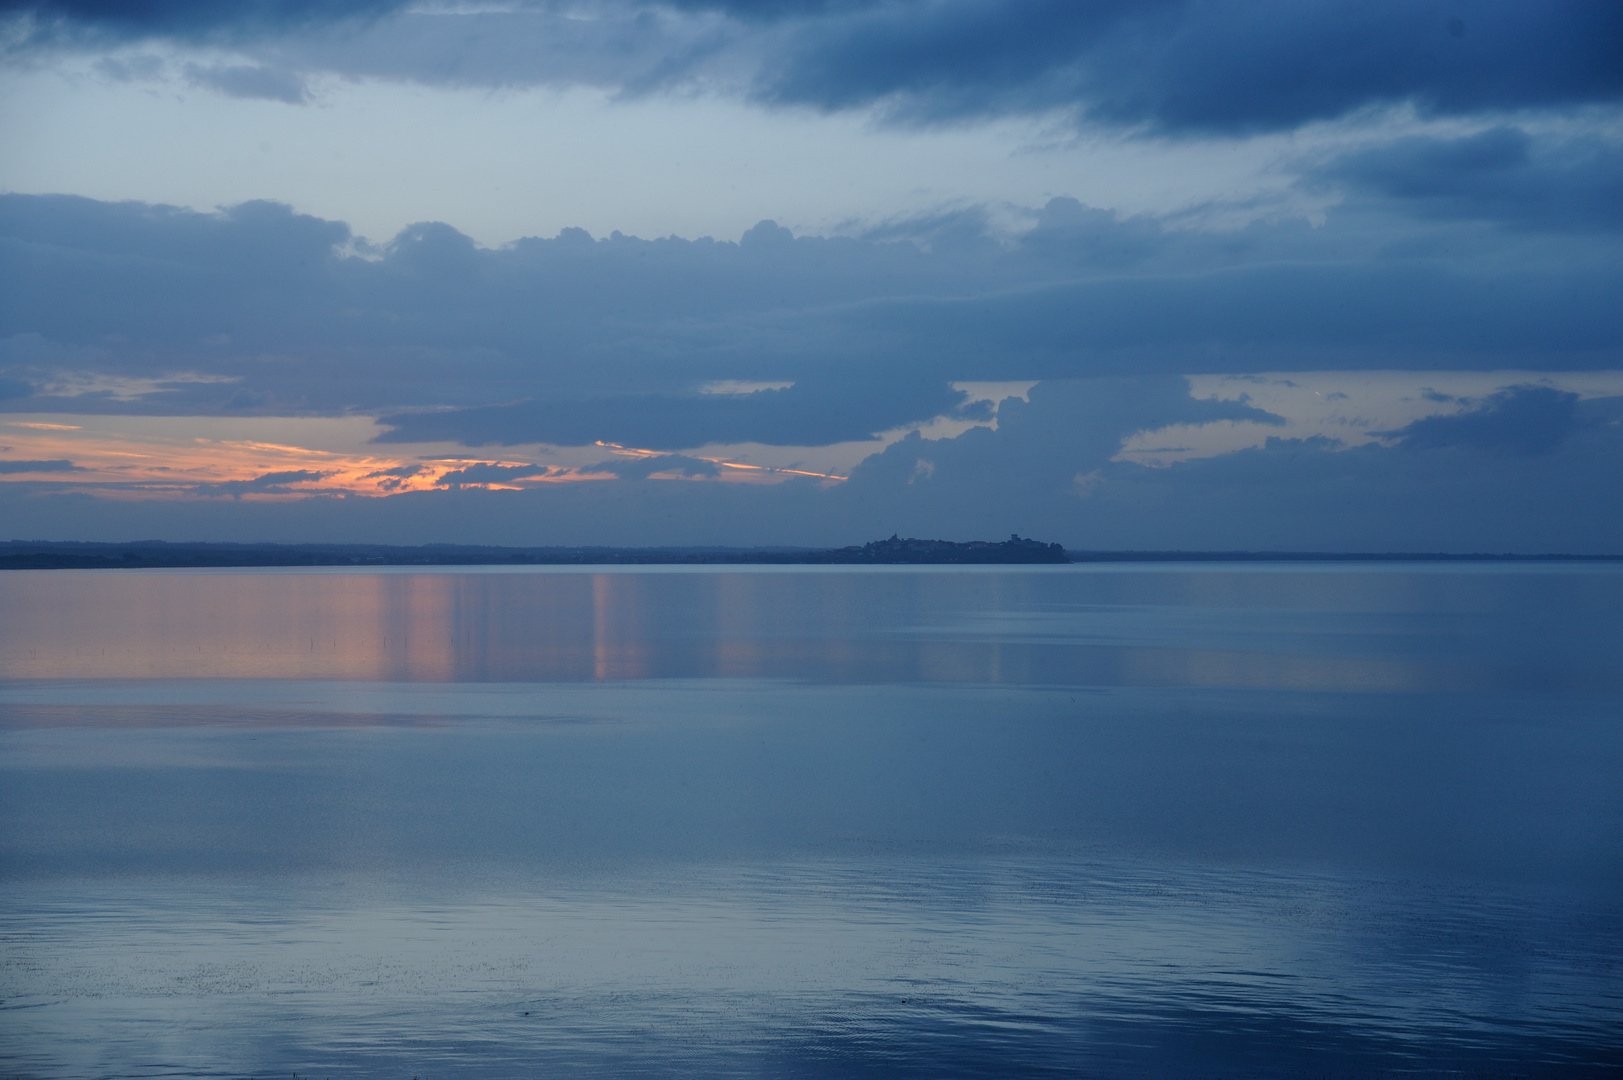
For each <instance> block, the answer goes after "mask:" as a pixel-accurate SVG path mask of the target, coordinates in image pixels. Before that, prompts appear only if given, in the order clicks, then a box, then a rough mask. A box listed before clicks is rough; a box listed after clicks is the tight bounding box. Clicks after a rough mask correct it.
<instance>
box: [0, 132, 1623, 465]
mask: <svg viewBox="0 0 1623 1080" xmlns="http://www.w3.org/2000/svg"><path fill="white" fill-rule="evenodd" d="M1465 142H1466V144H1467V145H1465V146H1464V147H1463V149H1462V148H1461V146H1460V145H1459V141H1453V142H1450V141H1446V140H1441V141H1436V142H1435V143H1434V144H1432V145H1424V146H1423V145H1420V144H1416V143H1414V142H1413V141H1405V142H1402V143H1399V144H1395V145H1393V146H1392V147H1390V148H1388V151H1387V152H1386V156H1384V157H1379V158H1376V157H1372V156H1371V154H1373V153H1374V152H1373V151H1371V152H1367V153H1365V154H1363V155H1362V156H1354V157H1349V158H1345V159H1338V160H1336V161H1332V162H1329V163H1326V164H1324V165H1323V166H1322V167H1320V172H1319V173H1317V174H1315V175H1314V176H1313V177H1312V178H1310V180H1309V181H1307V182H1310V183H1314V184H1325V183H1333V182H1344V183H1347V184H1348V185H1349V190H1350V191H1351V197H1350V199H1349V201H1348V202H1347V203H1346V204H1345V205H1344V206H1343V207H1342V208H1340V209H1337V210H1333V211H1332V212H1331V214H1330V217H1329V220H1328V221H1327V222H1326V223H1325V224H1324V225H1323V226H1320V227H1317V228H1313V227H1310V226H1308V225H1307V224H1306V223H1305V222H1298V221H1283V222H1276V223H1272V224H1269V223H1259V224H1256V225H1254V226H1251V227H1250V228H1247V229H1244V230H1241V231H1239V232H1235V233H1223V234H1214V233H1209V232H1196V231H1180V230H1175V229H1170V228H1168V227H1166V226H1165V225H1163V224H1162V223H1159V222H1156V221H1154V220H1150V219H1131V220H1127V221H1119V220H1117V219H1116V218H1115V217H1113V216H1112V215H1110V214H1108V213H1104V212H1100V211H1095V210H1089V209H1087V208H1085V207H1083V206H1081V205H1080V204H1078V203H1076V202H1075V201H1074V200H1068V199H1056V200H1054V201H1053V202H1051V203H1050V204H1049V205H1048V206H1047V207H1046V208H1045V209H1044V211H1043V212H1042V214H1041V215H1040V217H1039V218H1038V224H1037V227H1036V228H1035V229H1033V230H1032V231H1030V232H1029V233H1027V234H1025V235H1024V236H1022V237H1020V238H1018V239H1017V240H1016V241H1015V242H1013V243H1011V244H1000V243H998V242H995V241H994V240H993V239H991V238H990V237H989V236H988V235H987V234H986V232H985V231H984V229H983V228H982V222H981V220H980V218H979V217H977V215H976V214H975V213H974V212H966V213H963V214H960V215H957V216H951V215H949V216H947V217H944V218H942V217H938V218H934V219H929V220H921V221H918V222H912V223H907V222H902V223H896V224H893V225H891V226H888V227H886V228H885V229H884V230H882V231H879V232H876V233H875V234H874V235H872V236H867V237H846V238H839V237H836V238H817V237H801V238H795V237H792V236H791V235H790V234H789V233H788V232H787V230H784V229H780V228H778V227H777V226H775V225H772V224H770V223H763V224H761V225H759V226H757V227H756V228H754V229H752V230H750V231H749V232H748V233H747V234H746V235H745V236H744V237H743V238H742V240H741V241H740V242H736V243H734V242H720V241H714V240H710V239H700V240H682V239H677V238H665V239H658V240H639V239H636V238H632V237H625V236H621V235H619V234H615V235H613V236H611V237H608V238H604V239H597V240H594V239H593V238H591V237H589V236H587V235H586V234H585V233H583V232H581V231H580V230H573V229H572V230H565V231H564V232H563V233H561V234H560V235H559V236H557V237H555V238H552V239H539V238H529V239H524V240H520V241H518V242H516V243H514V244H512V245H509V246H507V247H504V248H501V249H495V250H490V249H483V248H480V247H478V246H476V245H475V244H474V243H473V242H472V241H471V240H469V239H468V238H467V237H465V236H463V235H462V234H461V233H459V232H457V231H456V230H455V229H453V228H451V227H450V226H447V225H443V224H424V225H418V226H413V227H411V228H409V229H407V230H405V231H404V232H402V233H401V234H400V235H399V236H398V237H396V238H395V239H394V240H392V241H391V242H390V243H388V244H387V245H384V246H382V247H381V248H369V247H367V246H366V245H364V244H363V243H361V242H358V241H356V240H355V238H353V237H352V236H351V235H350V232H349V230H348V229H347V227H345V226H344V225H343V224H342V223H339V222H332V221H323V220H320V219H317V218H313V217H309V216H304V215H298V214H295V213H293V212H291V211H290V210H288V209H287V208H286V207H284V206H280V205H277V204H273V203H247V204H244V205H242V206H238V207H235V208H232V209H229V210H227V211H224V212H221V213H217V214H199V213H194V212H191V211H185V210H176V209H173V208H167V207H157V206H149V205H145V204H136V203H123V204H109V203H99V202H94V201H91V200H86V199H79V198H70V197H35V196H18V195H11V196H0V281H3V282H4V285H5V288H4V289H3V290H0V379H5V380H7V382H6V383H5V386H6V387H8V388H9V389H8V390H7V392H8V393H9V394H10V395H11V402H12V404H11V406H10V407H13V408H24V409H33V410H48V409H53V408H64V407H72V408H75V409H80V410H84V409H87V408H88V409H99V410H109V411H118V410H124V411H148V412H150V411H174V412H209V413H223V414H231V413H261V414H264V413H276V414H296V413H325V414H334V413H341V412H348V411H356V410H359V411H363V412H370V413H373V414H382V415H387V416H388V417H389V418H390V420H389V422H390V423H391V424H392V425H394V426H395V427H396V429H397V431H398V432H399V437H401V438H410V439H428V438H435V439H439V438H450V439H455V440H458V441H462V442H465V443H467V444H469V445H489V444H501V443H528V442H537V441H542V442H552V443H558V444H567V445H581V444H587V443H591V442H594V441H598V440H602V441H607V442H616V443H625V444H628V445H638V446H647V447H652V448H657V449H682V448H688V447H695V446H699V445H703V444H705V443H708V442H742V441H756V442H769V443H778V444H785V445H816V444H825V443H833V442H841V441H846V440H850V439H862V438H867V437H870V436H872V435H873V434H875V433H876V432H879V431H883V430H886V429H889V428H894V427H896V426H899V425H902V424H906V423H909V422H913V421H919V420H925V419H928V418H929V417H931V416H935V415H940V414H943V413H950V412H952V411H953V410H954V409H955V408H956V407H957V406H959V405H960V404H961V403H962V400H963V399H962V395H959V394H957V393H956V392H954V391H951V390H950V389H949V388H948V385H947V384H948V383H950V382H954V381H965V380H1008V379H1074V378H1088V377H1095V376H1099V375H1106V374H1137V375H1144V374H1169V373H1170V374H1189V373H1196V372H1243V371H1258V370H1303V369H1308V368H1407V369H1417V368H1457V369H1476V370H1484V369H1509V368H1521V369H1534V370H1538V369H1544V370H1570V369H1581V368H1597V367H1598V368H1608V367H1616V366H1617V365H1618V363H1619V359H1618V358H1619V350H1620V348H1623V315H1620V314H1619V306H1618V304H1617V303H1616V297H1617V296H1619V295H1623V253H1620V251H1619V247H1618V245H1617V244H1616V242H1615V239H1614V233H1613V230H1612V227H1611V224H1610V222H1611V221H1612V217H1609V216H1608V215H1609V214H1611V215H1613V216H1615V213H1614V212H1613V211H1612V210H1611V209H1610V207H1609V206H1607V205H1606V199H1605V198H1604V195H1605V193H1606V191H1607V190H1609V189H1608V188H1607V184H1609V183H1611V182H1612V181H1611V179H1610V177H1611V176H1612V175H1613V172H1611V171H1609V169H1610V163H1611V162H1613V161H1615V160H1616V155H1615V154H1612V153H1611V152H1610V151H1608V150H1606V149H1605V148H1604V147H1594V146H1591V147H1587V148H1580V149H1579V150H1573V149H1572V146H1571V144H1570V143H1564V144H1561V145H1560V146H1558V147H1556V148H1555V149H1553V150H1550V151H1547V152H1546V151H1545V150H1543V149H1541V148H1540V147H1541V144H1539V143H1537V142H1536V141H1533V140H1531V139H1530V137H1523V136H1520V135H1518V134H1516V133H1514V132H1511V133H1509V134H1502V133H1494V132H1490V133H1489V136H1488V137H1486V138H1485V140H1479V142H1482V145H1479V144H1478V142H1472V141H1470V140H1465ZM1501 143H1502V144H1504V145H1502V146H1501V145H1500V144H1501ZM1529 147H1532V148H1533V149H1529ZM1547 154H1569V155H1571V154H1577V155H1579V157H1580V158H1581V159H1582V160H1585V161H1590V162H1598V163H1599V164H1595V165H1594V166H1593V167H1592V168H1589V169H1576V170H1570V171H1567V172H1563V171H1562V170H1560V169H1558V168H1555V167H1553V166H1542V167H1538V168H1535V167H1534V165H1535V164H1536V163H1537V162H1538V161H1540V160H1541V156H1540V155H1546V156H1547ZM1462 157H1463V158H1464V159H1466V160H1467V162H1468V163H1472V164H1470V167H1469V168H1467V169H1466V170H1465V171H1467V172H1468V173H1469V174H1470V175H1471V176H1473V177H1476V178H1477V179H1478V180H1479V181H1480V178H1481V175H1482V174H1483V173H1484V172H1489V173H1491V172H1493V171H1494V170H1495V169H1499V168H1500V164H1501V163H1505V162H1508V163H1510V167H1512V170H1513V171H1516V175H1517V176H1519V177H1521V179H1520V180H1518V181H1516V182H1514V183H1511V182H1508V181H1507V182H1505V183H1498V182H1494V183H1487V182H1486V181H1482V182H1481V183H1479V184H1478V187H1483V186H1484V185H1485V189H1486V190H1487V191H1488V192H1489V195H1484V196H1483V197H1481V198H1480V199H1477V200H1476V202H1474V203H1472V202H1471V201H1470V199H1469V198H1468V197H1467V196H1466V195H1460V196H1459V197H1457V198H1456V199H1454V200H1453V201H1452V202H1451V203H1450V206H1452V207H1453V209H1454V211H1455V212H1453V213H1451V214H1444V213H1441V212H1439V210H1438V209H1437V206H1436V203H1437V201H1438V200H1437V198H1436V197H1435V196H1434V194H1433V193H1434V192H1435V190H1436V189H1437V188H1438V186H1439V185H1440V184H1450V183H1453V184H1456V186H1458V183H1459V182H1458V181H1457V179H1456V174H1457V173H1458V172H1459V171H1460V170H1459V169H1454V168H1451V167H1439V166H1437V164H1436V162H1437V160H1438V159H1441V160H1443V161H1444V162H1445V163H1448V162H1454V161H1456V160H1457V159H1459V158H1462ZM1484 162H1485V164H1484ZM1529 162H1532V163H1534V164H1528V163H1529ZM1517 163H1521V164H1517ZM1472 170H1474V171H1472ZM1439 174H1441V177H1442V178H1441V179H1439ZM1340 177H1346V178H1350V179H1346V180H1342V181H1338V179H1337V178H1340ZM1372 177H1373V178H1374V179H1372ZM1472 190H1476V189H1475V188H1473V189H1472ZM1585 199H1587V200H1589V202H1590V203H1591V204H1593V206H1594V210H1593V212H1592V213H1591V215H1590V216H1591V218H1592V219H1593V220H1594V221H1595V222H1596V224H1595V225H1594V227H1593V228H1590V229H1587V230H1578V229H1575V228H1574V227H1573V220H1574V218H1573V215H1574V214H1575V213H1576V211H1575V210H1573V209H1572V207H1573V206H1574V205H1577V204H1581V203H1582V202H1583V200H1585ZM64 371H73V372H77V373H79V374H81V375H82V374H87V373H88V374H103V375H116V376H125V377H128V376H138V377H144V378H152V379H158V378H162V377H164V376H167V375H170V374H173V373H175V372H179V371H191V372H196V373H201V374H205V375H213V376H222V377H225V378H227V379H229V380H231V381H224V382H213V383H170V384H168V388H167V389H166V390H165V391H164V392H162V393H158V394H154V395H150V396H148V397H147V398H145V399H142V400H141V401H138V402H133V403H132V402H130V401H127V400H120V399H118V398H117V396H116V395H113V394H110V393H109V394H105V395H103V396H101V397H100V398H97V397H95V396H94V395H88V396H80V397H77V398H73V399H59V398H52V397H50V396H49V395H48V394H47V393H45V392H43V391H40V392H34V390H35V388H43V387H45V386H48V385H49V384H51V383H52V382H53V379H54V376H55V375H58V374H60V373H62V372H64ZM727 379H738V380H761V381H772V382H792V383H794V384H795V385H794V386H793V387H792V388H791V389H787V390H777V391H764V392H760V393H756V394H750V395H742V396H720V395H706V394H701V393H699V391H700V389H701V387H702V386H703V385H704V384H705V383H707V382H710V381H713V380H727ZM25 394H31V396H24V395H25Z"/></svg>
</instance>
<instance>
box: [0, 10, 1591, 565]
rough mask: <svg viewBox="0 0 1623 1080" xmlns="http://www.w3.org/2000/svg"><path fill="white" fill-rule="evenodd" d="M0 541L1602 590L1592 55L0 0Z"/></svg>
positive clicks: (1564, 40) (1472, 32)
mask: <svg viewBox="0 0 1623 1080" xmlns="http://www.w3.org/2000/svg"><path fill="white" fill-rule="evenodd" d="M0 147H3V148H4V150H3V152H0V540H4V539H27V540H47V539H48V540H115V541H122V540H134V539H166V540H230V541H266V540H269V541H280V542H301V541H306V542H308V541H365V542H380V543H403V544H419V543H426V542H452V543H482V544H518V545H550V544H569V545H576V544H615V545H632V546H642V545H671V544H680V545H689V544H723V545H741V546H755V545H812V546H823V545H843V544H852V543H862V542H864V541H866V540H871V539H876V538H879V537H882V536H888V535H890V534H892V533H900V534H901V535H904V536H907V535H917V536H927V537H940V538H945V539H955V540H968V539H997V538H1001V537H1003V536H1006V535H1008V534H1011V533H1018V534H1020V535H1029V536H1035V537H1037V538H1039V539H1042V540H1045V541H1058V542H1061V543H1064V544H1065V545H1066V546H1067V547H1071V548H1075V549H1093V550H1122V549H1149V550H1269V551H1285V550H1292V551H1382V552H1387V551H1456V552H1519V553H1536V552H1569V553H1623V303H1620V302H1619V299H1618V298H1619V297H1620V296H1623V243H1620V239H1623V8H1620V7H1618V6H1617V5H1616V4H1614V3H1608V2H1591V3H1570V2H1569V3H1563V2H1556V0H1550V2H1541V3H1536V4H1530V3H1526V2H1517V3H1507V2H1498V3H1496V2H1486V0H1484V2H1449V3H1433V2H1429V0H1361V2H1358V3H1352V2H1321V0H1291V2H1260V0H1140V2H1135V3H1130V4H1129V3H1120V2H1114V0H1098V2H1093V3H1079V2H1075V0H1072V2H1065V3H1059V2H1050V0H756V2H746V0H708V2H707V0H669V2H666V3H660V4H650V3H641V2H637V0H579V2H573V3H561V2H560V3H554V2H549V0H535V2H513V3H402V2H398V0H337V2H334V0H321V2H317V0H239V2H233V3H222V2H213V0H47V2H17V0H0Z"/></svg>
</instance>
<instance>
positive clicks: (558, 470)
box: [0, 416, 845, 501]
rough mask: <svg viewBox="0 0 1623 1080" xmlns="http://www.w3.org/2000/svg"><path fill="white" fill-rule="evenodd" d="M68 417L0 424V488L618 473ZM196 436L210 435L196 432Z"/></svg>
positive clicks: (477, 483)
mask: <svg viewBox="0 0 1623 1080" xmlns="http://www.w3.org/2000/svg"><path fill="white" fill-rule="evenodd" d="M58 419H68V418H58ZM71 419H75V420H81V421H83V422H81V423H65V422H58V420H57V419H53V420H51V421H45V420H32V419H30V420H24V419H17V418H7V417H0V463H7V464H10V465H11V466H12V467H11V468H8V469H7V470H6V472H5V481H6V482H18V481H22V482H29V481H32V482H35V483H49V484H51V485H53V486H55V487H58V488H62V487H71V488H72V489H73V490H78V491H85V492H88V493H92V494H95V495H98V496H100V497H103V498H111V499H200V498H201V499H232V500H250V501H267V500H282V499H298V498H308V497H310V496H314V495H326V496H346V497H386V496H390V495H398V494H403V493H407V492H414V491H434V490H447V489H469V488H477V489H482V490H495V491H518V490H523V489H525V488H530V487H534V486H537V485H541V484H557V483H579V482H588V481H611V480H617V479H619V478H620V477H619V475H618V474H617V473H616V472H614V471H613V470H612V469H605V468H603V467H601V466H600V465H599V464H597V463H595V462H593V461H589V460H584V459H581V457H580V454H579V453H577V454H576V455H575V457H576V459H577V460H572V461H571V460H562V461H538V460H535V458H534V457H532V458H529V459H524V458H516V457H515V458H508V457H487V456H471V455H468V454H467V453H466V452H461V453H444V452H443V449H444V448H442V447H439V446H425V447H419V448H416V449H418V450H419V453H417V454H411V453H376V452H375V450H374V447H373V446H372V445H371V444H370V443H369V441H368V440H369V437H370V435H371V434H372V433H373V432H374V431H375V429H374V428H373V427H372V425H371V421H370V420H366V419H365V418H341V419H335V420H325V421H324V420H320V419H314V420H302V421H282V422H280V425H279V426H280V427H282V428H286V429H288V430H287V435H290V436H293V437H295V438H297V437H299V436H301V435H302V436H305V437H307V438H309V439H310V441H311V442H314V443H316V445H301V444H300V442H295V441H292V440H291V439H290V440H289V441H286V442H282V441H273V440H272V439H268V438H223V437H219V436H220V435H222V434H225V433H226V432H227V431H231V430H242V429H247V430H242V433H243V434H253V433H257V430H256V429H263V430H267V431H268V430H272V429H274V428H276V427H277V426H278V423H277V422H275V421H268V420H247V421H245V420H241V419H235V420H225V421H222V420H220V419H219V418H203V419H198V418H184V417H169V418H152V417H143V418H130V417H105V416H95V417H72V418H71ZM198 430H205V431H207V432H208V434H207V435H199V434H196V432H197V431H198ZM301 441H302V440H301ZM323 444H324V445H323ZM390 449H391V450H399V451H405V450H408V449H409V448H407V447H390ZM540 449H544V448H540ZM593 449H594V451H595V454H594V455H593V456H595V457H597V458H599V459H601V457H602V453H603V451H605V450H606V451H608V453H609V454H610V455H612V456H614V457H628V458H636V459H650V460H651V461H652V462H657V461H658V459H661V458H665V457H670V458H671V460H672V462H673V464H675V463H679V462H687V463H688V464H691V463H692V462H693V461H694V460H699V461H704V462H708V463H710V464H712V465H714V466H715V467H716V468H715V471H714V475H708V476H694V475H691V474H690V473H687V472H684V471H682V470H681V469H680V468H674V467H673V468H672V469H669V470H660V469H657V468H656V470H655V471H652V472H650V473H649V474H648V476H649V478H650V479H656V480H659V479H671V480H676V479H681V480H711V481H721V482H728V481H731V482H745V483H768V484H770V483H780V482H782V481H784V480H787V479H789V478H791V477H796V476H803V477H810V478H815V479H820V480H823V481H825V482H828V483H835V482H838V481H841V480H844V479H845V477H844V476H841V475H838V474H834V473H828V472H821V471H816V470H810V469H800V468H793V467H777V466H771V465H758V464H751V463H747V462H741V461H735V460H727V459H723V458H717V457H701V458H696V459H695V458H693V457H688V456H678V455H667V454H663V453H660V452H658V451H653V450H644V449H639V448H636V447H625V446H619V445H616V444H612V443H599V444H598V447H597V448H593ZM436 450H438V451H441V452H439V453H435V452H434V451H436ZM537 456H539V455H537ZM559 456H561V455H559ZM68 463H71V468H69V467H68ZM29 466H35V468H30V467H29Z"/></svg>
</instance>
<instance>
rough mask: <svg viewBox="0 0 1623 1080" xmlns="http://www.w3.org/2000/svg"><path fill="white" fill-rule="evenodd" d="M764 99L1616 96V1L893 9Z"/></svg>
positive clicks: (1198, 112)
mask: <svg viewBox="0 0 1623 1080" xmlns="http://www.w3.org/2000/svg"><path fill="white" fill-rule="evenodd" d="M795 44H796V47H794V48H793V49H792V50H791V51H790V52H789V53H788V55H787V56H786V57H785V59H784V62H783V63H782V64H781V65H780V66H779V67H778V68H777V69H776V73H775V74H773V75H771V76H769V77H768V78H767V79H766V80H765V82H764V85H763V86H762V88H761V90H760V92H761V93H762V94H764V95H765V96H768V97H769V98H771V99H774V100H781V101H792V102H797V103H810V104H817V105H821V106H824V107H830V108H838V107H845V106H856V105H863V104H868V103H870V102H875V101H885V100H895V101H896V102H897V104H898V107H899V108H901V109H903V110H909V111H915V112H917V113H919V114H921V115H924V116H960V115H974V114H979V113H983V112H988V111H1025V110H1037V109H1043V108H1051V107H1055V106H1068V105H1073V104H1074V105H1078V106H1080V107H1081V108H1082V109H1083V110H1084V111H1085V112H1086V113H1087V114H1088V115H1089V116H1091V117H1093V118H1095V119H1100V120H1105V121H1111V122H1117V123H1125V124H1150V125H1152V126H1155V127H1159V128H1162V129H1166V130H1172V131H1177V130H1196V131H1211V132H1234V131H1247V130H1277V129H1284V128H1290V127H1294V126H1296V125H1299V124H1301V123H1304V122H1307V121H1311V120H1322V119H1330V118H1333V117H1336V116H1341V115H1344V114H1346V113H1348V112H1351V111H1353V110H1356V109H1359V108H1363V107H1365V106H1368V105H1374V104H1387V103H1396V102H1401V101H1412V102H1414V103H1415V104H1416V105H1418V106H1419V107H1420V108H1421V109H1422V111H1424V112H1428V113H1433V114H1461V113H1472V112H1478V111H1483V110H1494V109H1514V108H1523V107H1529V106H1553V105H1563V104H1568V103H1574V102H1587V101H1597V100H1604V101H1611V100H1616V98H1617V97H1618V96H1619V94H1620V93H1623V65H1620V64H1619V63H1618V59H1619V57H1620V56H1623V48H1620V45H1623V12H1620V11H1619V9H1618V8H1617V7H1616V6H1615V5H1612V4H1607V3H1604V2H1589V3H1548V4H1523V3H1514V2H1501V3H1484V4H1473V5H1470V6H1469V8H1466V7H1464V6H1462V5H1459V4H1457V3H1423V2H1421V3H1417V2H1414V0H1385V2H1374V3H1371V2H1360V3H1351V2H1322V0H1321V2H1303V0H1291V2H1272V3H1270V2H1262V3H1258V2H1255V0H1230V2H1216V3H1212V2H1201V3H1196V2H1172V0H1169V2H1161V3H1136V2H1135V3H1128V2H1120V3H1095V4H1077V3H1072V2H1067V0H1040V2H1020V3H1014V2H993V0H958V2H945V3H918V4H895V5H892V4H887V5H883V6H875V7H874V8H872V9H870V10H867V11H864V12H860V13H857V14H854V15H852V16H850V17H849V18H844V19H838V20H826V22H825V24H824V25H820V26H817V27H816V28H814V29H810V30H808V31H807V32H806V34H805V35H804V37H803V38H801V39H800V40H798V41H796V43H795Z"/></svg>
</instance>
